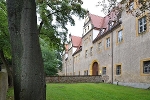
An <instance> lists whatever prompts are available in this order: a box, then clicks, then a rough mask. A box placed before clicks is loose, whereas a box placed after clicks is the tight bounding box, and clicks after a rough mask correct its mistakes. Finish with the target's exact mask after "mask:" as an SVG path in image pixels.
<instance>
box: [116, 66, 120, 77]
mask: <svg viewBox="0 0 150 100" xmlns="http://www.w3.org/2000/svg"><path fill="white" fill-rule="evenodd" d="M116 75H121V65H117V66H116Z"/></svg>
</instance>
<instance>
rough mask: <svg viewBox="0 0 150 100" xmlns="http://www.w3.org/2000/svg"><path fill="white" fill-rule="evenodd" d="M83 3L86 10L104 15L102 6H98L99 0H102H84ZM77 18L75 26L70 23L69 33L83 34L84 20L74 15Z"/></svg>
mask: <svg viewBox="0 0 150 100" xmlns="http://www.w3.org/2000/svg"><path fill="white" fill-rule="evenodd" d="M82 1H83V5H82V7H83V8H84V9H86V10H89V12H90V13H91V14H95V15H99V16H102V17H103V16H104V14H103V13H102V12H101V7H99V6H96V5H97V4H98V1H101V0H82ZM73 18H74V19H75V26H70V25H68V26H67V28H68V31H69V32H68V33H69V34H70V33H71V34H72V35H75V36H80V37H81V36H82V33H83V25H84V20H81V19H79V18H77V17H73Z"/></svg>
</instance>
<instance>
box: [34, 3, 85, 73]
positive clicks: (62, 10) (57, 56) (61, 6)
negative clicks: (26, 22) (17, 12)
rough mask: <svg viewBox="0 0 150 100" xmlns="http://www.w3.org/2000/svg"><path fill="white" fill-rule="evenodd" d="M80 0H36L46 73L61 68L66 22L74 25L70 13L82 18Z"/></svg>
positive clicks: (83, 12)
mask: <svg viewBox="0 0 150 100" xmlns="http://www.w3.org/2000/svg"><path fill="white" fill-rule="evenodd" d="M82 3H83V2H82V1H81V0H47V1H45V0H37V13H38V14H39V15H40V18H39V19H40V20H41V23H40V25H39V36H40V41H41V48H42V55H43V59H44V67H45V72H46V75H56V73H57V71H58V69H60V70H61V67H62V62H61V60H62V59H61V58H62V57H61V56H62V52H63V50H64V43H65V42H66V41H67V38H66V37H67V33H68V29H67V27H66V25H67V24H69V23H70V24H71V25H75V21H74V19H73V18H72V15H75V16H77V17H79V18H84V15H85V14H86V11H85V10H84V9H83V8H81V5H82Z"/></svg>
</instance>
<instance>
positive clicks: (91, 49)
mask: <svg viewBox="0 0 150 100" xmlns="http://www.w3.org/2000/svg"><path fill="white" fill-rule="evenodd" d="M92 52H93V47H91V48H90V54H91V56H92Z"/></svg>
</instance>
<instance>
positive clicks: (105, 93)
mask: <svg viewBox="0 0 150 100" xmlns="http://www.w3.org/2000/svg"><path fill="white" fill-rule="evenodd" d="M10 91H11V90H10ZM8 93H9V96H11V94H10V93H12V92H8ZM46 97H47V100H150V90H144V89H137V88H131V87H124V86H117V85H112V84H104V83H99V84H96V83H78V84H47V89H46ZM7 100H13V99H7Z"/></svg>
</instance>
